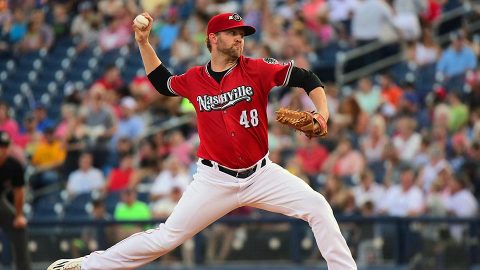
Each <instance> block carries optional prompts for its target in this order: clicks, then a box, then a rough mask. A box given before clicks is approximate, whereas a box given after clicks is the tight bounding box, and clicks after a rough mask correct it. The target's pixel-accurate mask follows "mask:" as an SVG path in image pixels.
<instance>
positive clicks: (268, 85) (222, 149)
mask: <svg viewBox="0 0 480 270" xmlns="http://www.w3.org/2000/svg"><path fill="white" fill-rule="evenodd" d="M292 68H293V61H290V62H289V63H285V64H280V63H278V62H277V61H276V60H275V59H272V58H264V59H252V58H248V57H244V56H241V57H240V59H239V60H238V62H237V64H236V65H234V66H233V67H232V68H230V69H229V70H228V71H227V73H226V74H225V76H224V77H223V79H222V80H221V82H220V84H219V83H218V82H217V81H216V80H215V79H214V78H213V77H212V76H211V75H210V74H209V73H208V69H207V65H205V66H197V67H194V68H191V69H190V70H188V71H187V72H186V73H184V74H182V75H178V76H172V77H170V78H169V80H168V83H167V85H168V89H169V91H171V92H172V93H174V94H177V95H179V96H183V97H185V98H187V99H188V100H190V102H191V103H192V104H193V105H194V107H195V110H196V112H197V121H198V133H199V137H200V146H199V149H198V153H197V154H198V156H199V157H200V158H204V159H209V160H213V161H216V162H218V163H219V164H221V165H224V166H226V167H229V168H232V169H239V168H247V167H250V166H252V165H253V164H255V163H256V162H257V161H259V160H260V159H261V158H262V157H264V156H265V155H266V154H267V152H268V121H267V112H266V109H267V101H268V94H269V92H270V90H271V89H272V88H273V87H274V86H281V85H286V84H287V83H288V80H289V78H290V73H291V70H292Z"/></svg>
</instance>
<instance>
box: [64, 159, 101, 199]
mask: <svg viewBox="0 0 480 270" xmlns="http://www.w3.org/2000/svg"><path fill="white" fill-rule="evenodd" d="M92 165H93V156H92V154H91V153H88V152H85V153H83V154H82V155H81V156H80V159H79V161H78V169H77V170H76V171H74V172H72V173H71V174H70V175H69V176H68V182H67V187H66V188H67V192H68V194H69V196H70V197H71V198H73V197H75V196H77V195H78V194H82V193H88V192H92V191H94V190H101V188H102V187H103V186H104V185H105V177H104V176H103V173H102V172H101V171H100V170H99V169H97V168H94V167H93V166H92Z"/></svg>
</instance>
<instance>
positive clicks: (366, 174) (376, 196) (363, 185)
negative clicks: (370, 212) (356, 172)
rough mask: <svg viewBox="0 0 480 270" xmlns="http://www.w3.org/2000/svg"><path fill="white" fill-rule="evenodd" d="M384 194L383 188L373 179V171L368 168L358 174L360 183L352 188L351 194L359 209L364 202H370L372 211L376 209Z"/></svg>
mask: <svg viewBox="0 0 480 270" xmlns="http://www.w3.org/2000/svg"><path fill="white" fill-rule="evenodd" d="M384 194H385V190H384V188H383V187H382V186H381V185H379V184H377V183H376V182H375V181H374V177H373V173H372V172H371V171H370V170H365V171H363V172H362V174H361V175H360V184H359V185H358V186H355V187H354V188H353V196H354V197H355V203H356V204H357V207H358V208H359V209H360V208H362V207H363V206H364V204H365V203H367V202H371V203H372V204H373V209H374V211H377V210H378V209H379V207H380V204H381V200H382V199H383V196H384Z"/></svg>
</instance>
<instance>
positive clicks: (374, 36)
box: [352, 0, 396, 46]
mask: <svg viewBox="0 0 480 270" xmlns="http://www.w3.org/2000/svg"><path fill="white" fill-rule="evenodd" d="M384 27H390V28H394V29H396V28H395V26H394V22H393V10H392V9H391V8H390V7H389V6H388V4H387V3H386V2H385V1H381V0H359V3H358V6H357V8H356V9H355V12H354V15H353V18H352V37H353V39H354V40H355V42H356V44H357V46H363V45H366V44H368V43H370V42H373V41H376V40H378V39H379V38H380V37H381V35H382V31H384Z"/></svg>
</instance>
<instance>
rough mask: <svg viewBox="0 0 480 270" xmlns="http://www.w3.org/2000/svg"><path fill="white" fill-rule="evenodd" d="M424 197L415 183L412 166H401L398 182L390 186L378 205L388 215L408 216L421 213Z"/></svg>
mask: <svg viewBox="0 0 480 270" xmlns="http://www.w3.org/2000/svg"><path fill="white" fill-rule="evenodd" d="M423 208H424V198H423V193H422V190H421V189H420V188H419V187H418V186H417V185H415V171H414V170H413V168H412V167H408V166H406V167H404V168H402V172H401V174H400V184H399V185H394V186H392V187H390V188H389V189H388V190H387V192H386V196H385V199H384V200H383V202H382V205H380V209H381V212H382V213H384V214H387V215H390V216H397V217H408V216H418V215H420V214H422V211H423Z"/></svg>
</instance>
